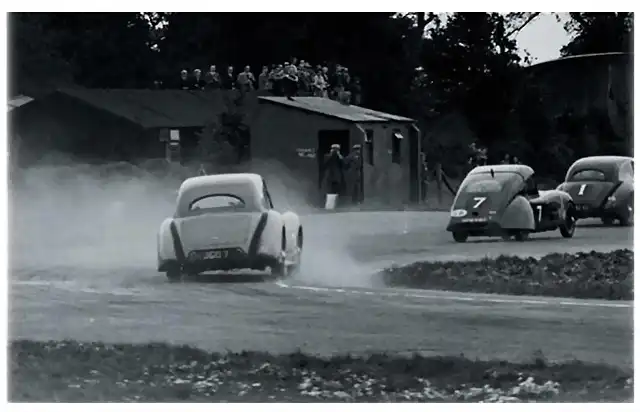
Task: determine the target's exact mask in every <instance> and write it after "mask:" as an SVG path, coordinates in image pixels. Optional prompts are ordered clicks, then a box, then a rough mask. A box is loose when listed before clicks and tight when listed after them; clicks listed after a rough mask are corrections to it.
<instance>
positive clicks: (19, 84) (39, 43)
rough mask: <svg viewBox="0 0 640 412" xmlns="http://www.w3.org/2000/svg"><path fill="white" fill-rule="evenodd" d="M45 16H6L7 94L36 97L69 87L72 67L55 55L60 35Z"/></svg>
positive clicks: (44, 14) (71, 79)
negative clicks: (7, 20) (8, 52)
mask: <svg viewBox="0 0 640 412" xmlns="http://www.w3.org/2000/svg"><path fill="white" fill-rule="evenodd" d="M50 20H51V17H50V15H49V14H47V13H10V14H9V30H10V32H11V33H10V34H11V35H10V36H9V48H8V49H9V51H10V56H9V92H10V94H11V95H18V94H25V95H28V96H35V97H37V96H39V95H41V94H46V93H47V92H48V91H51V90H53V89H55V88H57V87H60V86H64V85H69V84H72V81H73V71H74V67H73V65H72V64H70V63H69V62H68V61H66V60H65V59H64V58H63V56H62V55H61V54H60V53H59V43H60V41H61V38H62V36H63V33H62V32H61V31H59V30H52V29H51V28H50Z"/></svg>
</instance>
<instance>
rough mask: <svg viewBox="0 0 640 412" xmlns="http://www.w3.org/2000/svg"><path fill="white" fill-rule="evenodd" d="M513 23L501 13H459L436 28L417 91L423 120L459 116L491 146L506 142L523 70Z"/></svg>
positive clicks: (427, 46)
mask: <svg viewBox="0 0 640 412" xmlns="http://www.w3.org/2000/svg"><path fill="white" fill-rule="evenodd" d="M508 22H509V21H508V20H507V16H505V15H503V14H499V13H454V14H453V15H451V16H450V17H449V18H448V20H447V22H446V24H444V25H440V26H436V27H434V28H432V29H430V32H429V33H428V38H427V39H425V41H424V42H423V49H422V67H423V69H424V74H423V75H422V76H421V77H422V81H420V82H419V84H418V85H417V87H415V88H414V90H415V91H416V92H417V93H418V98H417V99H414V101H416V100H417V101H421V102H422V105H421V107H420V108H419V110H420V111H423V113H422V115H423V116H424V115H425V114H428V116H429V117H431V118H433V117H438V116H440V115H443V114H447V113H451V112H459V113H462V114H463V115H464V116H465V117H466V118H467V119H468V120H469V122H470V124H471V127H472V129H473V130H474V131H475V133H476V135H477V136H478V137H479V138H480V140H481V141H483V142H485V143H486V144H489V145H491V144H493V143H496V142H498V141H500V140H502V139H503V138H504V134H505V133H504V119H505V118H506V117H507V115H508V114H509V112H510V111H511V106H512V103H513V100H514V95H513V94H514V92H515V90H516V84H517V80H518V76H519V73H520V71H521V67H520V64H519V63H520V57H519V56H518V54H517V45H516V42H515V40H514V39H512V38H510V37H509V33H508V30H509V26H508ZM416 115H417V116H420V113H418V114H416ZM468 143H469V142H460V144H461V145H466V144H468Z"/></svg>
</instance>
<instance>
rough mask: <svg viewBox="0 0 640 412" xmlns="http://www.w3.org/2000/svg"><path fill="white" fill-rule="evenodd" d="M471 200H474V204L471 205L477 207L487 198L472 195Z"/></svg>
mask: <svg viewBox="0 0 640 412" xmlns="http://www.w3.org/2000/svg"><path fill="white" fill-rule="evenodd" d="M473 200H475V202H476V204H475V205H473V208H474V209H477V208H478V207H480V205H481V204H482V203H484V201H485V200H487V198H486V197H474V198H473Z"/></svg>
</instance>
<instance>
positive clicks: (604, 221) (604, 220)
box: [600, 216, 613, 226]
mask: <svg viewBox="0 0 640 412" xmlns="http://www.w3.org/2000/svg"><path fill="white" fill-rule="evenodd" d="M600 220H602V224H603V225H605V226H611V225H613V218H612V217H609V216H607V217H603V218H602V219H600Z"/></svg>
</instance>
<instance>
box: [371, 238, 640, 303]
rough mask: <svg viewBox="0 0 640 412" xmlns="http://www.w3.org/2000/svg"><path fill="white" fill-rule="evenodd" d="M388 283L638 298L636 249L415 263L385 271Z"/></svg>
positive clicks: (453, 288) (473, 289)
mask: <svg viewBox="0 0 640 412" xmlns="http://www.w3.org/2000/svg"><path fill="white" fill-rule="evenodd" d="M382 278H383V280H384V282H385V284H386V285H388V286H392V287H410V288H423V289H432V290H434V289H435V290H451V291H460V292H479V293H502V294H511V295H537V296H555V297H568V298H585V299H586V298H591V299H609V300H633V251H632V250H629V249H619V250H615V251H612V252H608V253H601V252H595V251H593V252H589V253H577V254H569V253H564V254H560V253H554V254H551V255H547V256H544V257H542V258H540V259H535V258H520V257H515V256H500V257H498V258H496V259H483V260H479V261H466V262H465V261H460V262H416V263H412V264H410V265H407V266H401V267H393V268H389V269H387V270H385V271H384V272H383V273H382Z"/></svg>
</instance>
